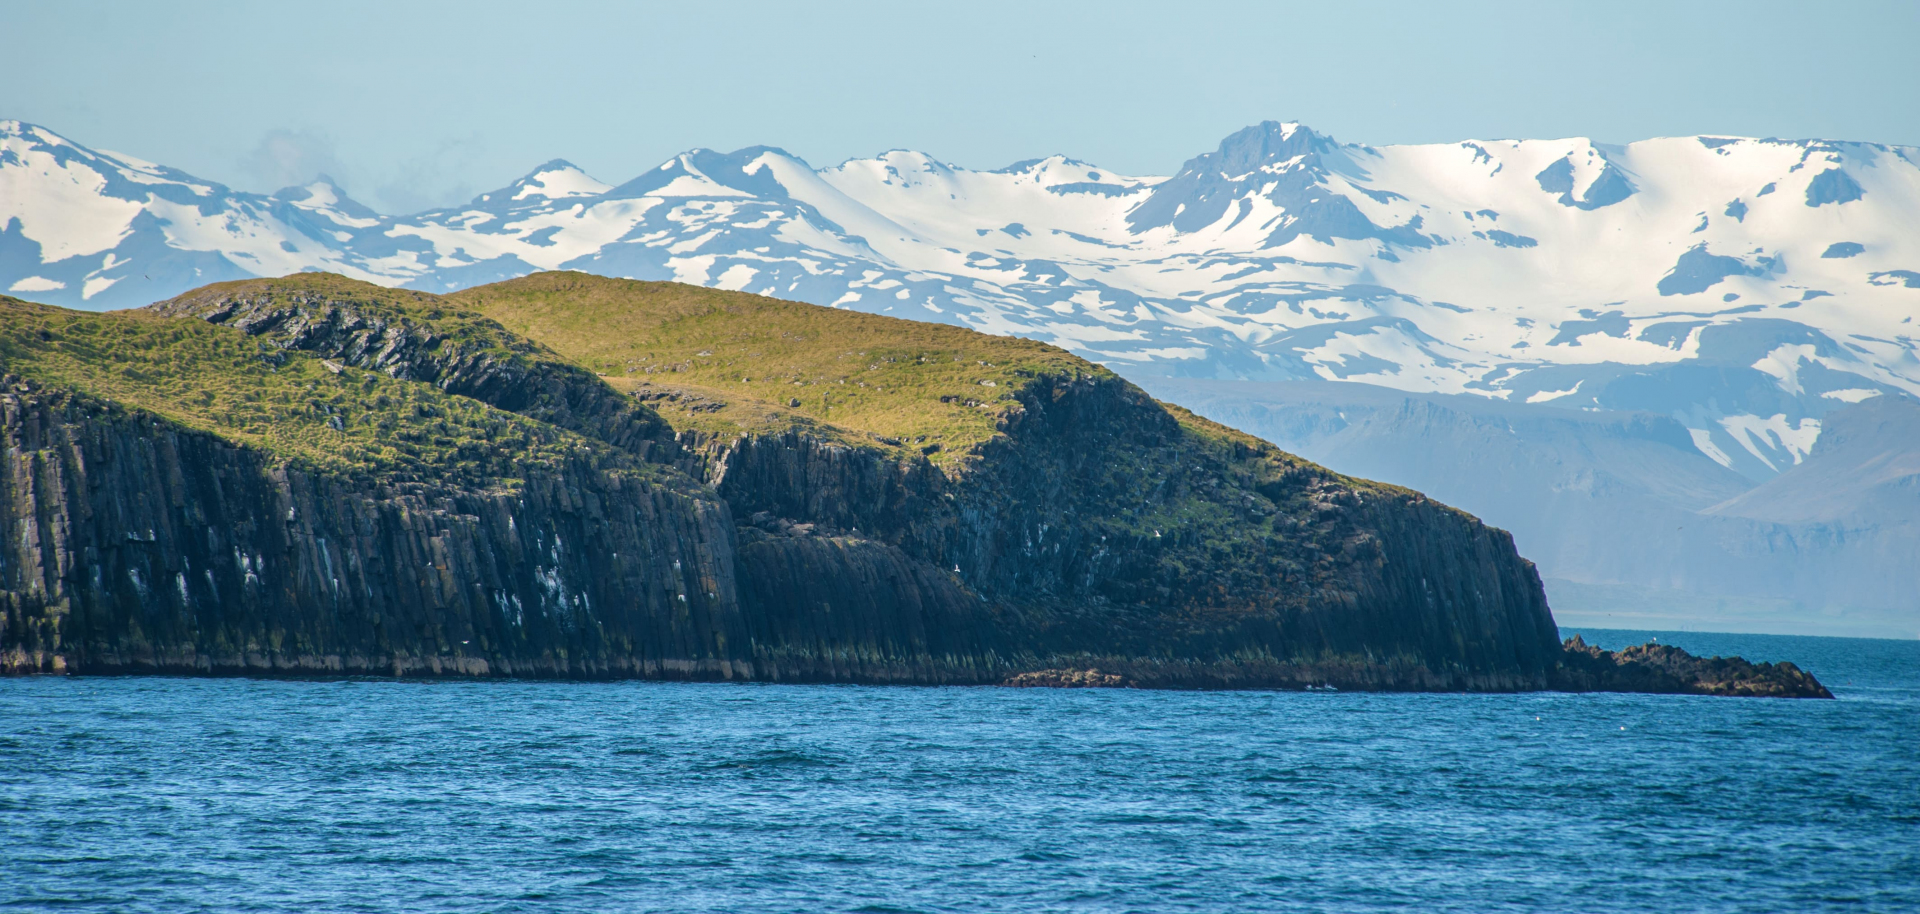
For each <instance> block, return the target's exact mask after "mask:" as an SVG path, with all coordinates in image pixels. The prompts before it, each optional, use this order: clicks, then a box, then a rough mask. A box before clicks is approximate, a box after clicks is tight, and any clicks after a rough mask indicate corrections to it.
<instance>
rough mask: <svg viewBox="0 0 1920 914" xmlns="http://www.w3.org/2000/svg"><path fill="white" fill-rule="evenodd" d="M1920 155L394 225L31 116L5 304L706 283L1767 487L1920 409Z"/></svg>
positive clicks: (1623, 150)
mask: <svg viewBox="0 0 1920 914" xmlns="http://www.w3.org/2000/svg"><path fill="white" fill-rule="evenodd" d="M1916 162H1920V150H1914V149H1910V148H1906V147H1892V146H1883V145H1875V144H1866V143H1843V142H1832V141H1826V140H1795V141H1787V140H1777V139H1745V138H1731V137H1677V138H1663V139H1654V140H1647V141H1644V142H1639V143H1632V144H1628V145H1626V146H1610V145H1605V144H1600V143H1594V142H1592V141H1590V140H1586V139H1580V138H1574V139H1563V140H1498V141H1493V140H1470V141H1465V142H1460V143H1448V144H1432V145H1420V146H1385V147H1371V146H1365V145H1358V144H1350V143H1341V142H1338V141H1336V140H1334V139H1333V138H1331V137H1328V136H1326V135H1324V134H1320V133H1318V132H1316V131H1314V130H1312V129H1310V128H1308V127H1305V126H1303V125H1300V124H1294V123H1275V122H1268V123H1264V124H1259V125H1255V126H1252V127H1249V128H1247V129H1245V130H1241V131H1238V132H1236V133H1234V134H1233V135H1232V136H1229V137H1227V138H1226V139H1224V140H1223V141H1222V142H1221V143H1220V144H1219V145H1218V147H1216V148H1215V149H1213V150H1212V151H1209V152H1206V153H1203V154H1201V155H1199V156H1196V157H1195V158H1193V159H1191V160H1189V161H1188V162H1187V163H1186V164H1185V165H1184V166H1183V167H1182V168H1181V169H1180V170H1179V171H1178V172H1176V173H1175V174H1174V175H1172V176H1168V177H1156V176H1137V175H1125V174H1117V173H1114V172H1111V171H1109V170H1107V169H1104V168H1101V167H1099V166H1097V165H1094V164H1090V163H1087V162H1082V161H1078V160H1075V159H1071V158H1068V157H1065V156H1059V155H1055V156H1049V157H1045V158H1039V159H1032V160H1028V161H1023V162H1018V163H1015V164H1013V165H1010V166H1007V167H1005V168H1001V169H996V170H992V171H975V170H970V169H966V168H961V167H958V166H955V165H952V164H949V163H944V162H941V161H940V160H938V159H935V158H933V157H931V156H928V155H925V154H923V153H918V152H912V151H907V150H895V151H891V152H887V153H883V154H881V155H879V156H876V157H873V158H866V159H853V160H850V161H847V162H842V163H840V164H838V165H834V166H831V167H827V168H820V169H816V168H814V167H812V166H811V165H809V164H808V163H806V162H804V161H802V160H800V159H799V158H797V157H795V156H793V155H791V154H789V153H786V152H784V151H782V150H779V149H776V148H772V147H751V148H748V149H742V150H738V151H735V152H732V153H722V152H715V151H712V150H704V149H701V150H692V151H689V152H687V153H683V154H681V155H679V156H676V157H674V158H673V159H671V160H669V161H668V162H665V163H663V164H661V165H660V166H658V167H657V168H654V169H651V170H649V171H647V172H645V173H643V174H642V175H640V176H639V177H637V178H635V179H633V180H631V181H628V182H626V183H624V184H620V185H617V186H615V185H609V184H606V183H604V182H602V181H599V180H597V179H595V178H593V177H591V176H589V175H587V174H585V173H584V172H582V171H581V170H580V169H578V168H576V167H575V166H573V165H571V164H568V163H566V162H564V161H560V160H555V161H553V162H549V163H547V164H545V165H542V166H540V167H539V168H537V169H534V170H533V171H532V172H530V173H529V174H527V175H526V176H525V177H523V178H521V179H520V180H518V181H515V182H513V183H512V184H510V185H508V186H507V187H504V188H502V189H500V190H498V191H494V192H491V193H487V194H482V195H480V196H478V197H476V198H474V199H473V200H472V201H470V202H469V203H467V204H464V205H461V206H455V207H448V208H444V209H439V210H432V211H428V212H424V213H418V214H413V215H409V216H401V217H391V216H381V215H379V214H377V213H374V212H372V211H370V210H368V209H366V208H365V207H363V206H360V205H359V204H357V203H355V202H353V201H352V200H351V199H350V198H348V197H347V195H346V194H345V193H344V192H343V191H341V190H340V188H339V187H338V186H336V185H335V184H334V183H333V182H331V181H328V180H325V179H321V180H316V181H314V182H311V183H309V184H307V185H304V186H301V187H295V188H288V189H285V190H282V191H280V192H278V193H276V194H274V195H271V196H262V195H258V194H248V193H242V192H236V191H232V190H230V189H228V188H225V187H221V186H220V185H218V184H215V183H212V182H207V181H203V180H200V179H197V178H194V177H192V176H190V175H186V174H183V173H181V172H178V171H174V170H172V169H167V168H164V167H162V166H158V165H153V164H151V163H146V162H141V161H139V160H135V159H132V158H130V157H126V156H119V155H115V154H109V153H103V152H98V151H93V150H88V149H86V148H85V147H82V146H80V145H79V144H76V143H74V142H72V141H70V140H67V139H65V138H63V137H60V136H58V135H57V134H54V133H52V132H51V131H48V130H46V129H44V128H40V127H36V126H33V125H29V124H23V123H21V122H17V121H0V288H6V289H9V290H11V291H13V292H14V293H16V294H32V295H34V296H36V297H39V298H41V299H43V300H48V301H51V302H54V303H59V304H68V305H78V306H84V307H117V306H125V305H136V304H144V303H146V302H148V301H152V300H156V299H159V298H163V297H166V296H168V295H172V294H175V293H177V292H180V291H183V290H184V289H186V288H190V287H193V286H197V285H201V284H204V283H207V282H212V281H217V280H222V279H231V278H239V277H243V276H249V275H279V274H284V273H288V272H294V271H298V270H316V269H317V270H330V271H334V272H340V273H344V274H346V275H349V276H353V277H356V278H360V279H367V280H371V281H375V282H381V283H386V284H390V285H404V286H408V287H412V288H419V289H426V290H430V291H450V290H455V289H460V288H465V287H468V286H472V285H477V284H481V283H486V282H492V281H496V280H499V279H505V278H509V277H512V276H517V275H522V274H524V273H527V272H531V271H534V270H546V269H578V270H585V271H589V272H595V273H602V274H606V275H613V276H628V277H633V278H639V279H675V280H680V281H684V282H694V283H700V284H705V285H713V286H719V287H724V288H734V289H742V290H745V291H749V292H756V293H761V294H768V295H776V296H780V297H785V298H792V299H799V300H803V301H811V302H815V303H819V304H823V305H831V306H834V307H842V308H854V309H859V310H864V311H871V312H876V313H885V314H891V315H894V316H899V317H909V318H915V319H921V320H936V321H944V322H949V323H956V324H962V325H966V326H970V327H973V328H976V329H979V330H983V331H987V332H992V333H1010V334H1019V335H1023V336H1029V337H1033V338H1037V339H1042V340H1045V341H1048V342H1052V343H1055V344H1057V345H1061V346H1063V347H1066V348H1068V349H1070V350H1073V351H1074V352H1076V353H1079V354H1081V355H1084V356H1086V357H1088V358H1091V359H1094V360H1097V361H1101V362H1105V363H1108V364H1112V365H1115V366H1117V367H1124V368H1125V369H1126V370H1127V371H1129V372H1130V373H1134V374H1136V375H1162V376H1168V377H1191V378H1214V379H1253V380H1284V379H1292V378H1299V379H1323V380H1331V381H1363V382H1366V383H1370V384H1375V385H1381V386H1386V387H1392V388H1396V389H1400V390H1405V391H1412V392H1422V393H1467V394H1474V395H1478V396H1482V397H1487V398H1491V399H1497V400H1505V401H1508V402H1512V403H1516V404H1518V403H1528V402H1533V403H1546V402H1550V403H1552V404H1553V405H1554V406H1556V407H1574V408H1580V409H1598V410H1618V409H1632V410H1645V411H1652V412H1657V413H1662V414H1665V415H1668V416H1670V417H1672V418H1674V419H1675V420H1677V421H1679V422H1680V423H1681V424H1682V425H1684V426H1685V427H1686V428H1687V429H1688V434H1689V435H1691V436H1692V437H1693V440H1694V441H1695V443H1696V445H1697V447H1698V449H1699V450H1700V451H1701V453H1703V454H1706V455H1707V456H1708V457H1711V458H1713V459H1714V460H1715V461H1716V462H1718V463H1720V464H1721V465H1723V466H1728V467H1730V468H1733V469H1735V470H1737V471H1739V472H1741V473H1744V474H1746V475H1748V476H1749V477H1751V478H1754V479H1763V478H1767V477H1768V476H1771V475H1772V474H1774V473H1776V472H1778V471H1779V470H1780V469H1781V468H1784V467H1788V466H1792V465H1793V464H1794V463H1795V462H1796V461H1797V460H1798V459H1799V458H1800V457H1801V456H1803V455H1804V454H1806V453H1807V448H1808V447H1810V446H1811V443H1812V441H1813V440H1815V438H1817V436H1818V434H1819V432H1818V429H1819V428H1820V419H1821V417H1822V416H1824V415H1825V414H1826V413H1827V412H1829V411H1831V410H1834V409H1837V408H1842V407H1844V406H1846V405H1847V404H1850V403H1856V402H1859V401H1860V400H1861V399H1865V398H1868V397H1871V396H1877V395H1882V394H1890V393H1891V394H1907V395H1914V394H1920V347H1916V345H1915V338H1914V325H1913V318H1914V316H1915V315H1916V314H1920V166H1917V165H1916Z"/></svg>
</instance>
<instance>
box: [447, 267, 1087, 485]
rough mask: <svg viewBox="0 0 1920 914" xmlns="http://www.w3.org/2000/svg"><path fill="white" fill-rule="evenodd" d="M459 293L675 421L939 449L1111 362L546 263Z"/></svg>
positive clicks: (975, 438) (971, 440) (967, 443)
mask: <svg viewBox="0 0 1920 914" xmlns="http://www.w3.org/2000/svg"><path fill="white" fill-rule="evenodd" d="M448 300H449V301H450V302H452V303H455V304H457V305H460V306H463V307H467V308H472V309H473V310H475V311H478V312H480V313H482V314H484V315H486V316H487V317H490V318H492V319H494V320H496V321H499V322H500V323H501V324H504V325H505V326H506V327H507V329H509V330H511V331H513V332H515V333H519V334H523V335H525V336H528V337H531V338H533V339H535V340H538V341H539V342H540V343H542V344H544V345H546V346H549V347H551V348H553V349H554V350H556V351H558V352H560V353H561V354H563V355H565V356H567V357H568V358H571V359H573V360H574V361H575V362H577V363H579V364H581V365H584V366H586V367H588V368H590V369H592V370H594V371H596V372H598V373H600V374H601V375H602V376H604V377H606V378H607V379H608V380H609V381H610V382H612V383H613V384H615V385H616V386H618V387H621V388H622V389H626V390H630V391H633V392H636V393H639V394H641V395H642V396H645V397H648V398H649V399H651V400H652V401H653V406H654V407H655V409H657V410H659V411H660V412H661V415H662V416H664V417H665V418H666V419H667V420H668V421H669V422H672V423H673V424H674V426H675V427H676V428H683V429H698V430H701V431H706V432H711V433H715V434H719V435H724V436H729V437H730V436H731V435H734V434H738V433H741V432H757V433H764V432H770V431H778V430H781V429H784V428H789V427H805V428H809V429H812V430H814V431H816V432H817V433H824V434H827V435H829V436H830V437H840V438H843V439H845V440H848V441H850V442H854V443H863V444H866V445H868V446H873V447H883V448H892V449H897V450H900V451H902V452H905V451H909V450H913V451H922V450H929V449H931V447H932V445H934V444H939V445H941V446H942V451H941V452H939V453H936V454H935V457H934V459H935V460H936V461H939V460H942V459H943V458H944V457H945V456H946V455H947V454H951V453H955V452H964V451H965V450H966V449H968V448H969V447H971V446H972V445H975V444H978V443H979V442H981V441H984V440H986V439H988V438H990V437H992V436H993V434H994V423H995V421H996V420H997V419H998V417H999V415H1000V413H1001V412H1002V411H1003V408H1004V406H1005V405H1006V403H1007V401H1009V400H1011V398H1012V397H1011V392H1012V391H1014V390H1017V389H1018V388H1019V387H1020V386H1021V385H1023V384H1025V383H1027V381H1028V380H1029V379H1031V378H1033V377H1035V376H1037V375H1043V374H1045V375H1062V374H1065V375H1071V374H1073V373H1075V372H1079V373H1081V374H1083V375H1086V374H1092V375H1102V376H1110V373H1109V372H1107V370H1106V369H1104V368H1100V367H1099V366H1096V365H1093V364H1091V363H1088V362H1085V361H1083V360H1081V359H1079V358H1076V357H1074V356H1072V355H1069V354H1067V353H1065V352H1062V351H1061V350H1058V349H1055V348H1053V347H1051V346H1047V345H1045V344H1043V343H1036V342H1033V341H1031V340H1023V339H1017V338H1013V337H998V336H986V335H984V334H980V333H975V332H973V331H971V330H965V329H962V328H959V327H949V326H945V325H942V324H926V323H920V322H917V321H905V320H898V319H895V318H890V317H880V316H877V315H872V314H863V313H860V312H857V311H839V310H835V309H832V308H822V307H819V306H816V305H808V304H801V303H799V302H790V301H782V300H780V299H773V298H765V297H762V296H758V295H749V294H746V293H741V292H728V291H724V290H719V289H706V288H701V287H699V286H689V285H683V284H680V283H670V282H636V281H633V280H624V279H606V278H603V277H599V276H590V275H587V274H584V273H564V272H563V273H539V274H535V275H533V276H528V277H524V278H521V279H514V280H509V281H507V282H502V283H496V284H493V285H489V286H481V287H478V288H475V289H469V290H467V291H465V292H459V293H455V294H453V295H450V296H448ZM796 400H797V401H798V404H797V405H796V404H795V403H794V401H796Z"/></svg>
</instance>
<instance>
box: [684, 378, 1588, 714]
mask: <svg viewBox="0 0 1920 914" xmlns="http://www.w3.org/2000/svg"><path fill="white" fill-rule="evenodd" d="M1019 404H1020V408H1018V409H1015V410H1013V411H1011V415H1010V417H1009V419H1008V421H1007V422H1006V423H1005V425H1006V434H1005V436H1004V437H1001V438H997V439H995V440H993V441H991V442H989V443H988V444H987V445H986V446H984V447H982V448H980V449H979V451H978V452H977V453H976V455H974V456H975V459H974V460H972V461H971V462H970V463H969V464H968V465H967V466H966V467H965V468H964V470H962V471H960V472H956V473H954V474H952V475H949V474H947V473H944V472H942V471H940V470H939V469H936V468H935V467H933V466H932V465H931V464H930V463H928V462H927V461H926V460H924V459H917V460H915V459H909V460H904V461H901V460H894V459H890V458H889V457H887V456H886V455H884V454H881V453H878V452H875V451H871V450H865V449H861V448H857V447H848V446H844V445H837V444H833V443H830V442H825V441H821V440H819V439H817V438H812V437H809V436H806V435H802V434H797V433H788V434H784V435H779V436H773V437H743V438H739V439H735V440H734V441H731V442H727V443H725V444H719V443H710V444H709V445H708V447H709V448H710V450H711V452H712V453H713V455H714V456H713V458H712V459H711V460H710V461H707V462H706V464H705V465H706V466H707V467H710V468H711V469H710V471H709V476H708V481H709V482H711V483H712V484H713V485H714V486H715V488H716V489H717V491H718V492H719V493H720V495H721V496H722V497H723V498H725V499H726V500H727V502H728V504H729V505H731V506H732V509H733V513H734V516H735V517H737V518H742V519H744V520H746V521H747V522H748V524H749V526H748V528H747V529H746V530H744V531H743V532H742V535H741V550H740V561H741V575H740V578H741V580H742V581H743V590H742V597H743V600H744V601H745V602H746V604H747V611H748V612H749V614H750V615H751V616H754V617H756V618H763V619H766V620H769V621H775V620H777V624H778V626H779V630H780V636H779V637H777V638H774V639H771V640H772V643H776V644H778V645H780V647H779V650H778V651H777V652H770V653H769V654H768V655H767V656H765V657H763V658H762V669H763V672H764V673H765V674H767V675H771V676H777V677H780V678H789V679H860V680H876V679H892V678H895V677H903V678H906V679H909V680H919V679H922V678H924V677H925V675H926V674H925V672H924V670H926V669H927V668H928V666H929V664H930V663H932V662H934V661H936V660H937V658H942V657H965V658H971V657H977V656H979V655H981V654H983V653H989V652H991V653H994V654H997V655H1000V656H1002V657H1005V658H1006V659H1007V660H1010V661H1012V665H1013V666H1014V667H1018V668H1021V669H1035V668H1052V667H1057V666H1062V665H1078V666H1088V665H1092V666H1098V667H1099V668H1101V669H1103V670H1106V671H1108V672H1112V673H1119V674H1124V675H1125V677H1126V678H1127V679H1128V680H1129V681H1131V682H1134V683H1137V684H1141V685H1150V686H1167V687H1234V686H1253V685H1258V686H1281V685H1285V686H1305V685H1308V684H1316V683H1333V682H1337V683H1341V684H1343V685H1345V686H1347V687H1355V688H1402V689H1405V688H1416V689H1525V688H1543V687H1545V686H1546V685H1548V684H1549V682H1550V680H1551V677H1552V675H1553V671H1554V670H1555V669H1556V665H1557V663H1558V659H1559V655H1560V647H1559V642H1558V638H1557V635H1556V629H1555V627H1554V625H1553V621H1552V617H1551V615H1550V614H1549V613H1548V611H1547V607H1546V602H1545V600H1544V598H1543V597H1542V596H1541V595H1540V585H1539V583H1538V579H1537V577H1536V576H1535V574H1534V572H1533V569H1532V567H1531V566H1530V565H1529V564H1528V563H1526V562H1525V561H1524V560H1522V559H1520V558H1519V557H1518V556H1517V555H1516V554H1515V553H1514V551H1513V546H1512V543H1511V540H1510V539H1509V538H1508V537H1507V536H1506V534H1505V533H1503V532H1501V531H1498V530H1494V529H1492V528H1488V527H1486V526H1484V525H1482V524H1480V523H1478V522H1476V521H1474V520H1473V519H1472V518H1469V517H1467V516H1465V515H1462V514H1460V513H1459V512H1455V511H1452V510H1450V509H1447V508H1444V507H1441V506H1439V505H1435V504H1433V503H1432V502H1430V501H1427V500H1425V499H1423V498H1421V497H1420V496H1418V495H1416V494H1414V493H1410V492H1405V491H1401V490H1394V489H1390V488H1386V487H1372V486H1356V485H1355V484H1354V483H1353V482H1352V481H1350V480H1345V479H1342V478H1341V477H1338V476H1336V475H1334V474H1331V473H1328V472H1326V471H1325V470H1322V469H1320V468H1318V467H1314V466H1312V465H1310V464H1305V463H1303V462H1300V461H1297V460H1293V459H1291V458H1289V457H1287V456H1286V455H1283V454H1280V453H1279V452H1277V451H1275V450H1273V449H1271V448H1269V447H1265V446H1264V445H1262V444H1260V443H1259V442H1255V441H1252V440H1251V439H1245V438H1242V437H1239V436H1233V435H1231V434H1230V433H1227V434H1225V435H1224V436H1223V437H1222V438H1219V439H1213V440H1209V439H1208V438H1206V437H1205V436H1203V435H1201V434H1199V433H1198V432H1196V431H1194V430H1193V429H1191V428H1189V427H1187V426H1183V425H1182V423H1180V422H1178V421H1177V420H1176V419H1175V418H1174V416H1173V415H1171V414H1170V413H1169V412H1167V410H1166V409H1165V408H1163V407H1162V406H1160V405H1159V404H1157V403H1154V402H1153V401H1152V400H1150V399H1149V398H1147V397H1146V396H1145V395H1144V394H1142V393H1140V392H1139V390H1138V389H1137V388H1134V387H1133V386H1132V385H1129V384H1127V383H1126V382H1124V381H1120V380H1119V379H1117V378H1112V377H1110V376H1108V377H1104V378H1099V379H1095V378H1088V377H1081V378H1073V377H1056V378H1040V379H1036V381H1035V382H1034V383H1033V384H1031V385H1029V386H1028V387H1026V388H1025V389H1023V390H1022V391H1021V393H1020V394H1019ZM1221 431H1222V432H1223V433H1224V431H1225V430H1221ZM869 581H880V582H883V584H882V586H881V587H880V588H879V590H880V591H881V593H882V594H883V596H882V597H881V598H880V600H879V601H878V602H879V606H878V607H870V606H867V605H865V604H867V603H868V602H869V600H870V599H871V598H870V597H869V596H868V595H869V594H872V593H873V592H874V591H875V590H876V588H874V587H873V586H872V585H870V584H868V583H867V582H869ZM889 604H890V605H894V606H902V607H915V608H916V609H914V610H912V611H910V612H906V613H901V614H900V615H899V618H895V619H889V620H886V621H880V620H877V619H874V617H875V615H876V609H877V608H883V607H884V606H886V605H889ZM881 615H884V612H882V613H881ZM869 620H873V621H869ZM889 623H892V624H889ZM861 632H865V633H870V634H869V635H868V636H866V637H862V636H861V635H860V634H859V633H861ZM849 639H851V640H852V643H853V644H857V645H858V646H859V648H860V650H858V651H855V652H852V653H850V654H849V653H847V652H844V651H841V650H839V647H840V646H841V645H843V644H847V643H848V642H849ZM936 665H937V664H936ZM983 676H985V677H986V678H991V679H998V678H1002V677H1003V676H1004V672H1003V671H1001V670H999V669H993V670H976V669H974V668H972V666H970V665H963V666H962V667H961V668H958V669H954V670H953V671H951V672H950V673H948V674H945V675H944V676H943V677H942V678H943V679H944V678H948V677H951V678H955V679H959V680H961V681H971V680H976V679H978V678H981V677H983Z"/></svg>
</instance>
